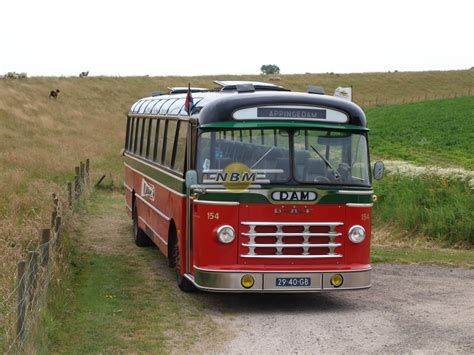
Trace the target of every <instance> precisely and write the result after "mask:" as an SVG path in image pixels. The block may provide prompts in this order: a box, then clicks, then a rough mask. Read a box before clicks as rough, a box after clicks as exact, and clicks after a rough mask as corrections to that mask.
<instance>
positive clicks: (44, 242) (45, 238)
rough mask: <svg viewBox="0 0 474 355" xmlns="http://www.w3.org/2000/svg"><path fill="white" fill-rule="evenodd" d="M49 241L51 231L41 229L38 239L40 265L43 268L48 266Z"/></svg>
mask: <svg viewBox="0 0 474 355" xmlns="http://www.w3.org/2000/svg"><path fill="white" fill-rule="evenodd" d="M50 240H51V229H47V228H46V229H43V230H42V231H41V239H40V243H41V244H40V249H39V250H40V265H41V266H42V267H44V268H47V267H48V264H49V241H50Z"/></svg>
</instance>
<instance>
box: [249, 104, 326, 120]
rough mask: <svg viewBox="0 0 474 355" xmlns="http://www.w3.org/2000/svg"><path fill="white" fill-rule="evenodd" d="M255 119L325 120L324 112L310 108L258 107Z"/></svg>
mask: <svg viewBox="0 0 474 355" xmlns="http://www.w3.org/2000/svg"><path fill="white" fill-rule="evenodd" d="M257 117H270V118H312V119H323V120H325V119H326V110H322V109H310V108H286V107H279V108H277V107H259V108H258V109H257Z"/></svg>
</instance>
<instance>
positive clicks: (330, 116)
mask: <svg viewBox="0 0 474 355" xmlns="http://www.w3.org/2000/svg"><path fill="white" fill-rule="evenodd" d="M233 116H234V119H236V120H302V121H320V122H326V123H347V122H348V121H349V117H348V116H347V114H346V113H344V112H343V111H339V110H335V109H331V108H326V107H319V106H309V105H308V106H304V105H298V106H296V105H295V106H291V105H274V106H257V107H245V108H242V109H240V110H236V111H235V112H234V113H233Z"/></svg>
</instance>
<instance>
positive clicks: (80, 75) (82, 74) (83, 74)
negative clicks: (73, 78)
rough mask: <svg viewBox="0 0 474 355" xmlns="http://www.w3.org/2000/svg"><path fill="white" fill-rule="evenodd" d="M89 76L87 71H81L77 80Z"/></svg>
mask: <svg viewBox="0 0 474 355" xmlns="http://www.w3.org/2000/svg"><path fill="white" fill-rule="evenodd" d="M88 75H89V71H83V72H81V73H80V74H79V78H83V77H85V76H88Z"/></svg>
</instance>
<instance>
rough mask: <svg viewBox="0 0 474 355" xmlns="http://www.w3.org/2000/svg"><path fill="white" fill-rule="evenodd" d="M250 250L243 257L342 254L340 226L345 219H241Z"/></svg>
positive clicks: (277, 257) (308, 256) (306, 257)
mask: <svg viewBox="0 0 474 355" xmlns="http://www.w3.org/2000/svg"><path fill="white" fill-rule="evenodd" d="M241 224H242V225H243V226H244V227H243V228H242V229H247V231H245V232H241V236H242V237H243V240H246V241H245V242H242V243H241V245H242V246H243V247H245V248H246V249H247V250H248V252H247V253H245V254H241V255H240V257H242V258H266V259H326V258H327V259H329V258H342V256H343V255H342V254H340V253H337V252H336V251H335V249H336V248H338V247H341V246H342V244H341V242H338V241H337V240H336V239H337V237H339V236H341V233H339V232H337V231H336V227H338V226H342V225H343V223H342V222H241Z"/></svg>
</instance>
